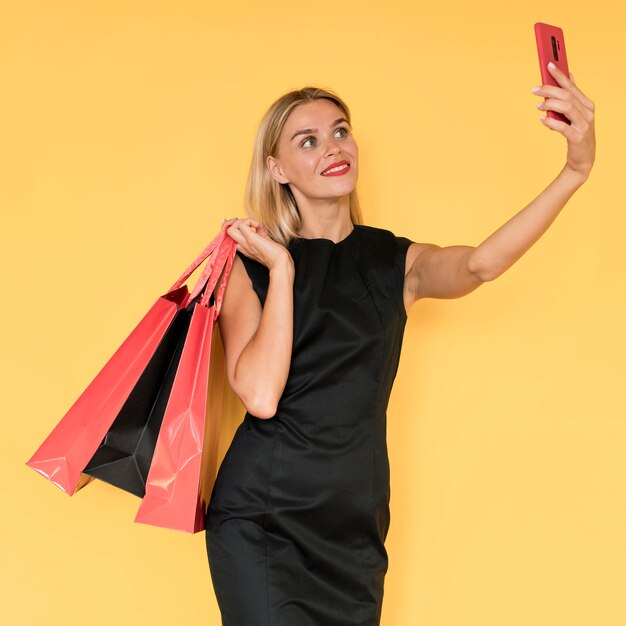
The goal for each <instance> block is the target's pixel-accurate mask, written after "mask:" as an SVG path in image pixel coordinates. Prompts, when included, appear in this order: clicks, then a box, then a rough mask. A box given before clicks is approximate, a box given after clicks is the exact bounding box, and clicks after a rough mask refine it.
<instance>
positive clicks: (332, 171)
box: [322, 163, 350, 176]
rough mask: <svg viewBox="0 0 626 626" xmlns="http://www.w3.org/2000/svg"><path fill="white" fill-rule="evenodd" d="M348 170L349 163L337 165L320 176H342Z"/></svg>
mask: <svg viewBox="0 0 626 626" xmlns="http://www.w3.org/2000/svg"><path fill="white" fill-rule="evenodd" d="M349 169H350V164H349V163H344V164H343V165H338V166H337V167H333V168H331V169H329V170H326V171H324V172H322V176H332V175H334V174H342V173H343V172H345V171H347V170H349Z"/></svg>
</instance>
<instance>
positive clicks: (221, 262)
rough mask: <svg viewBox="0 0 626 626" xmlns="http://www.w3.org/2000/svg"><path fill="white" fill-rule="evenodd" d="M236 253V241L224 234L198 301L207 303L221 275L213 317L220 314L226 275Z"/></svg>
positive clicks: (203, 303)
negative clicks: (222, 241)
mask: <svg viewBox="0 0 626 626" xmlns="http://www.w3.org/2000/svg"><path fill="white" fill-rule="evenodd" d="M236 253H237V242H236V241H235V240H234V239H233V238H232V237H231V236H230V235H226V237H225V238H224V243H223V245H222V246H220V249H219V252H218V254H217V260H216V262H215V265H214V266H213V271H212V272H211V276H210V278H209V280H208V282H207V287H206V290H205V292H204V294H203V296H202V299H201V301H200V302H201V304H202V305H203V306H206V305H207V303H208V301H209V298H210V296H211V294H212V293H213V291H214V290H215V285H216V283H217V281H218V279H219V277H220V275H221V276H222V282H221V283H220V288H219V290H218V292H217V294H215V304H214V306H215V318H214V319H217V317H218V315H219V314H220V310H221V308H222V300H223V299H224V291H225V289H226V284H227V283H228V277H229V276H230V271H231V269H232V267H233V262H234V260H235V255H236ZM198 282H199V281H198Z"/></svg>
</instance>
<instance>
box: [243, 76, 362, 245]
mask: <svg viewBox="0 0 626 626" xmlns="http://www.w3.org/2000/svg"><path fill="white" fill-rule="evenodd" d="M320 98H326V99H327V100H330V101H331V102H333V103H335V104H336V105H337V106H338V107H339V108H340V109H341V112H342V113H343V115H344V117H345V118H346V119H347V120H348V124H349V125H350V126H352V122H351V118H350V109H349V108H348V105H347V104H346V103H345V102H344V101H343V100H342V99H341V98H340V97H339V96H338V95H337V94H336V93H334V92H333V91H332V90H330V89H323V88H321V87H303V88H302V89H297V90H293V91H289V92H288V93H286V94H285V95H283V96H281V97H280V98H278V99H277V100H276V101H275V102H274V103H273V104H272V105H271V106H270V108H269V109H268V110H267V112H266V113H265V115H264V116H263V119H262V120H261V123H260V124H259V128H258V130H257V133H256V138H255V141H254V150H253V153H252V162H251V164H250V171H249V173H248V181H247V184H246V191H245V199H244V205H245V209H246V212H247V214H248V215H249V216H250V217H252V218H253V219H255V220H257V221H258V222H261V223H262V224H264V225H265V226H266V227H267V230H268V233H269V235H270V237H271V238H272V239H273V240H274V241H277V242H279V243H281V244H282V245H284V246H287V245H288V244H289V242H290V241H291V240H292V239H293V238H295V237H297V236H298V232H299V230H300V227H301V225H302V219H301V216H300V212H299V210H298V205H297V204H296V200H295V198H294V196H293V194H292V193H291V189H289V186H288V185H287V184H282V183H279V182H278V181H277V180H275V179H274V178H273V177H272V175H271V174H270V172H269V170H268V168H267V157H268V156H274V157H275V156H276V153H277V152H278V141H279V139H280V135H281V132H282V130H283V127H284V126H285V122H286V121H287V118H288V117H289V114H290V113H291V111H292V110H293V109H294V108H295V107H297V106H298V105H299V104H304V103H307V102H312V101H313V100H318V99H320ZM350 220H351V221H352V223H353V224H361V223H362V216H361V208H360V205H359V199H358V196H357V190H356V187H355V189H353V190H352V191H351V192H350Z"/></svg>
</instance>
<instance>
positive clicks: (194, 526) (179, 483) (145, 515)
mask: <svg viewBox="0 0 626 626" xmlns="http://www.w3.org/2000/svg"><path fill="white" fill-rule="evenodd" d="M231 242H232V243H231V245H230V247H229V251H228V258H227V262H226V263H225V266H224V272H223V276H222V281H221V284H220V287H219V289H218V291H217V294H215V296H214V298H213V303H212V304H211V295H212V292H213V289H214V287H215V284H216V282H217V280H218V278H219V276H218V275H217V272H216V273H215V274H214V275H212V276H211V278H210V280H209V281H208V283H207V285H206V288H205V292H204V294H203V296H202V298H201V299H200V300H199V301H198V302H197V303H196V304H194V306H193V314H192V318H191V323H190V326H189V331H188V333H187V337H186V340H185V345H184V347H183V352H182V355H181V358H180V363H179V365H178V369H177V371H176V376H175V379H174V384H173V386H172V390H171V393H170V396H169V400H168V403H167V407H166V409H165V414H164V416H163V422H162V424H161V429H160V431H159V436H158V439H157V442H156V447H155V450H154V455H153V457H152V463H151V465H150V469H149V472H148V478H147V482H146V493H145V495H144V497H143V499H142V501H141V504H140V506H139V509H138V511H137V515H136V517H135V522H138V523H142V524H149V525H152V526H160V527H162V528H169V529H173V530H182V531H185V532H189V533H197V532H199V531H201V530H204V507H205V502H204V501H203V497H202V492H203V479H202V471H203V470H204V469H206V468H207V463H206V459H207V456H208V457H213V459H214V458H215V455H214V451H215V446H216V445H217V437H218V436H219V421H218V420H217V419H212V421H211V422H210V423H208V422H207V419H206V418H207V398H208V396H209V393H208V392H209V389H210V388H211V386H210V385H209V378H210V377H211V376H212V375H213V372H211V371H209V370H210V365H211V353H212V343H213V336H214V330H215V327H217V324H216V320H217V317H218V315H219V311H220V308H221V303H222V299H223V294H224V290H225V288H226V284H227V282H228V277H229V275H230V271H231V268H232V264H233V260H234V256H235V253H236V247H237V242H236V241H234V240H232V239H231ZM217 354H219V351H218V352H217ZM218 360H219V359H218ZM216 375H217V376H218V377H220V379H219V384H220V385H223V383H224V371H223V368H219V369H218V370H217V372H216ZM213 388H215V387H213ZM209 408H210V407H209ZM208 414H209V416H212V418H217V417H219V411H215V412H212V411H211V410H209V411H208ZM206 432H208V433H210V434H211V433H212V435H213V436H212V437H211V439H210V440H208V441H206V448H205V433H206ZM215 433H217V435H216V434H215ZM203 458H204V460H205V463H204V464H203ZM208 469H209V471H210V472H212V473H214V469H215V467H214V463H209V467H208Z"/></svg>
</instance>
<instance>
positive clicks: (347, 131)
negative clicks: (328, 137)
mask: <svg viewBox="0 0 626 626" xmlns="http://www.w3.org/2000/svg"><path fill="white" fill-rule="evenodd" d="M340 130H343V131H344V132H345V134H344V135H341V136H342V137H345V136H346V135H347V134H348V133H349V132H350V131H349V130H348V128H346V127H345V126H340V127H339V128H337V130H336V131H335V132H338V131H340ZM308 141H317V139H316V138H315V137H307V138H306V139H305V140H304V141H303V142H302V144H301V145H302V147H303V148H304V147H305V144H306V143H307V142H308Z"/></svg>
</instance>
